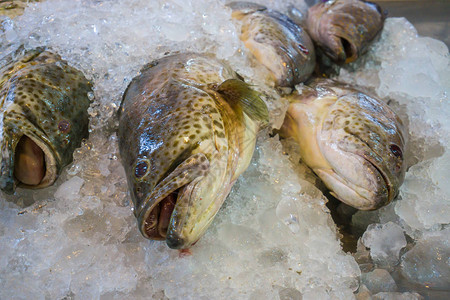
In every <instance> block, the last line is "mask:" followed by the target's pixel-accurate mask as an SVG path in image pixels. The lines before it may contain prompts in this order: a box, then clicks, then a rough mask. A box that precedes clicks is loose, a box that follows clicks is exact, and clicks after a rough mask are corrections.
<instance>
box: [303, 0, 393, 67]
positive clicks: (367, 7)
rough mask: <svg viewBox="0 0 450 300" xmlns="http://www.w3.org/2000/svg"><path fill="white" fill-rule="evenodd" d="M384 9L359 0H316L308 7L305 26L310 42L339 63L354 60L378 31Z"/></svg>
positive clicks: (384, 15) (382, 22) (383, 16)
mask: <svg viewBox="0 0 450 300" xmlns="http://www.w3.org/2000/svg"><path fill="white" fill-rule="evenodd" d="M385 18H386V13H385V12H383V11H382V10H381V8H380V6H379V5H378V4H375V3H372V2H369V1H363V0H328V1H320V2H319V3H317V4H316V5H314V6H312V7H311V8H310V9H309V10H308V17H307V20H306V27H307V30H308V33H309V34H310V36H311V38H312V39H313V40H314V42H315V43H316V44H317V45H318V46H319V48H321V49H322V50H323V51H324V52H325V54H327V55H328V56H329V57H330V58H331V59H333V60H334V61H336V62H340V63H349V62H352V61H354V60H356V59H357V58H358V57H359V56H360V55H361V54H362V53H363V52H364V51H365V50H366V49H367V47H368V46H369V45H370V43H371V42H372V41H373V40H374V39H375V37H376V36H377V35H378V34H379V32H381V29H382V28H383V24H384V20H385Z"/></svg>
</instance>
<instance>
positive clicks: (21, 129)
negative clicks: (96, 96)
mask: <svg viewBox="0 0 450 300" xmlns="http://www.w3.org/2000/svg"><path fill="white" fill-rule="evenodd" d="M91 91H92V90H91V84H90V83H89V81H88V80H87V79H86V78H85V77H84V75H83V74H82V73H81V72H80V71H78V70H76V69H75V68H73V67H71V66H69V65H68V64H67V63H66V62H65V61H63V60H62V59H61V57H60V56H59V55H57V54H54V53H52V52H50V51H47V50H45V49H42V48H39V49H35V50H29V51H25V50H24V49H23V47H21V48H19V49H18V50H17V51H15V52H13V53H11V54H9V55H7V56H5V57H4V58H3V59H2V62H1V64H0V104H1V108H0V120H1V122H2V126H1V128H0V141H1V142H0V143H1V145H0V147H1V149H0V151H1V153H0V156H1V177H0V188H1V189H2V190H3V191H4V192H6V193H14V191H15V188H16V186H19V187H23V188H44V187H47V186H49V185H51V184H53V183H54V181H55V180H56V179H57V177H58V175H59V174H60V172H61V169H62V168H63V167H64V166H66V165H68V164H69V163H70V162H71V161H72V159H73V151H74V150H75V149H76V148H77V147H79V146H80V144H81V140H82V139H83V138H87V136H88V125H89V116H88V113H87V109H88V107H89V105H90V100H89V97H88V93H89V92H91ZM27 145H31V146H27ZM31 148H32V149H31ZM30 152H35V153H37V156H38V157H39V156H40V158H41V166H40V167H36V164H38V163H36V162H35V161H33V160H34V159H37V158H35V157H31V158H30V157H29V156H28V154H29V153H30ZM33 164H34V165H33ZM22 169H24V170H22ZM37 169H40V171H41V172H42V178H38V181H37V182H36V183H33V184H29V183H24V182H22V181H21V180H20V179H19V178H18V176H19V174H20V173H21V176H24V175H23V173H25V176H34V174H26V173H27V172H34V171H36V170H37Z"/></svg>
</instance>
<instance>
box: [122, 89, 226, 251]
mask: <svg viewBox="0 0 450 300" xmlns="http://www.w3.org/2000/svg"><path fill="white" fill-rule="evenodd" d="M183 88H184V87H183ZM184 90H185V88H184ZM191 92H195V93H196V94H195V95H194V96H195V97H202V98H203V99H205V102H204V104H203V107H202V109H201V110H200V111H199V110H195V109H191V108H190V107H188V106H182V105H180V106H178V107H179V109H177V107H175V108H174V109H173V110H172V112H171V113H170V114H167V115H161V116H160V118H159V117H156V119H159V120H158V121H157V122H152V121H149V119H152V120H154V119H155V114H152V115H150V114H149V115H147V116H146V117H147V119H145V118H146V117H144V119H143V120H142V121H141V122H140V126H139V129H138V130H135V131H134V132H133V131H130V130H128V129H127V128H129V127H128V123H127V122H128V120H130V121H131V122H132V121H133V120H132V119H131V117H129V116H130V115H134V113H135V112H134V111H133V109H134V108H135V109H137V110H139V109H140V107H138V106H136V107H129V108H127V109H126V110H124V113H123V114H121V121H120V122H121V126H120V127H119V136H121V137H122V136H123V137H124V139H121V143H120V147H121V150H120V151H121V156H122V158H123V160H124V166H125V169H126V173H127V177H128V178H127V179H128V180H127V181H128V184H129V188H130V191H131V195H132V199H133V202H134V204H135V211H134V213H135V215H136V217H137V222H138V227H139V230H140V231H141V233H142V235H143V236H144V237H146V238H148V239H152V240H165V241H166V243H167V245H168V246H169V247H170V248H174V249H184V248H189V247H190V246H192V245H193V244H194V243H195V242H196V241H197V240H198V239H199V238H200V237H201V236H202V235H203V233H204V232H205V231H206V229H207V228H208V225H209V224H210V222H211V221H212V220H213V218H214V216H215V215H216V213H217V211H218V210H219V208H220V206H221V205H222V203H223V201H224V199H225V197H226V196H227V194H228V193H227V192H226V191H229V189H230V187H231V184H232V183H231V182H230V177H231V175H230V174H231V173H230V172H232V170H231V169H232V167H231V166H230V165H229V157H228V151H227V141H226V136H225V135H226V133H225V124H223V122H221V120H220V118H218V116H219V112H218V110H217V109H216V108H215V107H214V106H213V105H210V104H208V103H207V102H206V101H207V100H208V99H209V98H210V96H209V95H207V94H205V93H201V92H199V93H200V94H198V93H197V91H196V90H195V89H188V90H187V93H186V94H183V95H186V96H188V95H191V96H192V94H191ZM130 93H131V92H130V91H129V92H128V94H130ZM161 93H162V92H161ZM176 94H177V95H178V93H176ZM170 97H171V96H169V98H170ZM174 97H175V96H174ZM177 97H178V96H177ZM179 102H180V103H182V104H184V105H185V102H182V101H179ZM177 103H178V102H177ZM175 105H176V104H175ZM150 109H155V107H151V108H150ZM156 110H158V109H156ZM154 113H155V112H154ZM157 113H158V112H156V114H157ZM125 114H126V115H128V117H127V116H125ZM125 132H126V134H125ZM136 132H137V133H136ZM135 143H137V144H135ZM133 149H137V151H136V152H134V151H133ZM133 152H134V153H133ZM124 153H128V154H127V155H125V154H124ZM134 157H135V158H134ZM128 166H130V168H128Z"/></svg>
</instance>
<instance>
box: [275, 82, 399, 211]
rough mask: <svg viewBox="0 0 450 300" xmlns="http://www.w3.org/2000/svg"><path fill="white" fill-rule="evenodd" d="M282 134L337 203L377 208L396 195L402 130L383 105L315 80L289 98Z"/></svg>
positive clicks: (351, 89) (333, 84)
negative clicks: (292, 142) (293, 143)
mask: <svg viewBox="0 0 450 300" xmlns="http://www.w3.org/2000/svg"><path fill="white" fill-rule="evenodd" d="M289 101H290V106H289V108H288V111H287V114H286V118H285V120H284V124H283V127H282V134H284V135H285V136H293V137H294V138H295V139H296V140H297V142H298V143H299V145H300V154H301V157H302V160H303V161H304V163H305V164H306V165H308V166H309V167H310V168H311V169H312V170H313V171H314V172H315V173H316V174H317V175H318V176H319V177H320V179H321V180H322V181H323V182H324V183H325V185H326V186H327V187H328V188H329V189H330V191H331V194H332V195H334V196H335V197H336V198H338V199H339V200H341V201H342V202H344V203H346V204H348V205H350V206H353V207H355V208H357V209H361V210H372V209H377V208H379V207H381V206H383V205H386V204H388V203H389V202H390V201H392V199H393V198H394V197H395V196H396V195H397V193H398V189H399V187H400V185H401V184H402V182H403V179H404V176H405V169H406V165H405V163H404V158H403V153H405V133H404V127H403V125H402V122H401V120H400V119H399V118H398V116H397V115H396V114H395V113H394V112H393V111H392V110H391V109H390V108H389V107H388V106H387V105H386V104H385V103H384V102H382V101H380V100H378V99H376V98H373V97H370V96H368V95H366V94H365V93H363V92H360V91H358V90H356V89H353V88H351V87H349V86H347V85H344V84H340V83H338V82H335V81H332V80H328V79H318V80H315V81H313V82H312V83H311V84H310V85H309V86H304V87H303V89H302V90H301V93H300V94H299V93H294V94H292V95H290V96H289Z"/></svg>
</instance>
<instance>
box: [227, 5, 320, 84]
mask: <svg viewBox="0 0 450 300" xmlns="http://www.w3.org/2000/svg"><path fill="white" fill-rule="evenodd" d="M228 6H229V7H230V8H231V9H232V11H233V13H232V16H233V18H235V19H237V20H241V22H242V27H241V36H240V38H241V40H242V41H243V42H244V44H245V47H247V48H248V49H249V50H250V52H251V53H252V54H253V56H254V57H255V59H256V60H257V61H258V62H259V63H260V64H262V65H264V66H265V67H266V68H267V69H268V70H269V73H270V74H271V81H272V82H273V83H274V84H275V86H277V87H291V88H292V87H294V86H295V85H296V84H298V83H300V82H303V81H305V80H306V79H307V78H308V77H309V76H310V75H311V74H312V72H313V71H314V66H315V52H314V45H313V43H312V41H311V39H310V37H309V36H308V34H307V33H306V31H305V30H303V29H302V28H301V27H300V26H298V25H297V24H295V23H294V22H293V21H292V20H291V19H289V18H288V17H287V16H285V15H283V14H281V13H279V12H277V11H274V10H270V9H267V8H266V7H264V6H262V5H259V4H255V3H250V2H231V3H229V4H228Z"/></svg>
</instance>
